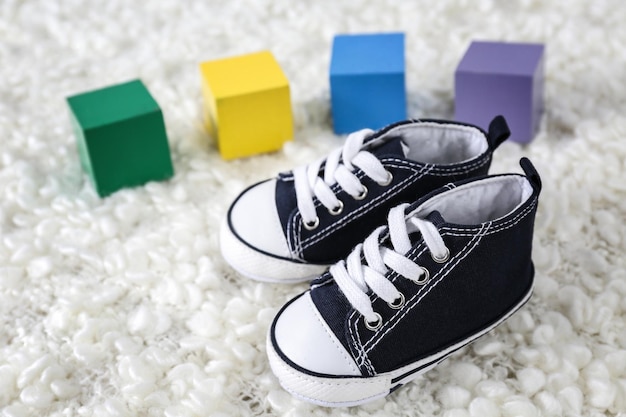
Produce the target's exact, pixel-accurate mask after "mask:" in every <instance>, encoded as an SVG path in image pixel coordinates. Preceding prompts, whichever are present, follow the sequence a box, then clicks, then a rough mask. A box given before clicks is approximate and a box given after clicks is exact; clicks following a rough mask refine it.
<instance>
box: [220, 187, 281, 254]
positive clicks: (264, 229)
mask: <svg viewBox="0 0 626 417" xmlns="http://www.w3.org/2000/svg"><path fill="white" fill-rule="evenodd" d="M275 195H276V180H269V181H265V182H262V183H259V184H257V185H254V186H252V187H251V188H249V189H248V190H246V191H244V192H243V194H242V195H241V196H240V197H239V198H238V199H237V201H236V202H235V203H234V205H233V206H232V208H231V211H230V227H231V228H232V231H233V232H234V233H235V234H236V235H237V236H238V237H239V238H240V239H241V240H243V241H244V242H245V243H246V244H248V245H250V246H252V247H254V248H256V249H257V250H260V251H263V252H266V253H269V254H271V255H276V256H280V257H284V258H290V257H291V253H290V251H289V247H288V246H287V239H286V238H285V234H284V232H283V228H282V226H281V224H280V219H279V217H278V212H277V210H276V199H275Z"/></svg>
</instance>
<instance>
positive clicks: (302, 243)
mask: <svg viewBox="0 0 626 417" xmlns="http://www.w3.org/2000/svg"><path fill="white" fill-rule="evenodd" d="M383 161H384V162H386V161H387V160H386V159H385V160H383ZM398 161H400V162H405V161H402V160H398ZM385 167H394V168H399V169H408V170H412V171H414V174H412V175H410V176H409V177H407V178H405V179H404V180H402V181H401V182H399V183H398V184H396V185H395V186H394V187H391V188H389V189H387V191H385V192H384V193H383V194H381V195H379V196H378V197H376V198H375V199H374V200H372V201H370V202H368V203H367V204H365V205H363V206H361V207H359V208H358V209H356V210H354V211H353V212H351V213H350V214H348V215H347V216H345V217H343V218H341V219H340V220H339V221H337V222H335V223H332V224H331V225H329V226H327V227H326V228H324V229H322V230H320V231H319V232H317V233H315V234H313V235H312V236H309V237H308V238H306V239H304V240H301V239H300V236H301V234H300V233H298V231H299V230H300V229H301V226H300V225H301V222H302V217H301V216H300V213H299V212H296V213H295V214H294V215H293V216H292V218H291V222H290V224H289V225H288V226H287V227H288V229H287V230H288V232H290V234H291V236H293V240H294V242H293V246H294V247H293V249H292V251H293V252H295V253H296V254H297V256H299V257H302V252H303V251H304V249H306V248H308V247H310V246H311V245H314V244H315V243H317V242H319V241H320V240H322V239H324V238H325V237H326V236H328V235H329V234H331V233H333V232H334V231H335V230H337V229H338V228H340V227H342V226H343V225H344V224H345V223H348V222H350V221H352V220H353V219H355V218H358V217H360V216H362V215H364V214H365V213H367V212H368V211H370V210H371V209H374V208H376V207H377V204H375V203H379V202H380V201H381V200H383V201H384V200H385V199H386V197H387V196H389V195H393V194H396V193H398V192H400V191H402V190H404V189H405V188H407V187H408V186H409V185H410V183H411V182H413V181H417V180H418V179H420V178H421V177H423V176H424V175H426V174H427V173H428V171H429V165H424V166H423V167H421V168H420V170H419V171H415V169H414V167H412V166H398V165H390V164H387V165H385ZM320 205H321V204H320V203H318V202H316V209H317V208H318V207H319V206H320ZM296 225H297V227H295V226H296ZM290 226H291V227H290ZM322 233H323V234H322ZM320 234H322V235H321V236H320ZM312 239H313V240H312ZM311 240H312V241H311Z"/></svg>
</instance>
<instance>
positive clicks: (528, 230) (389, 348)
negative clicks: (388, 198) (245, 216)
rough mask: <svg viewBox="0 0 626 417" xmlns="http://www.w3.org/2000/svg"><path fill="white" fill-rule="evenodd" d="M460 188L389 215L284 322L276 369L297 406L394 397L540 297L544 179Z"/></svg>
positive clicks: (528, 169)
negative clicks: (536, 259)
mask: <svg viewBox="0 0 626 417" xmlns="http://www.w3.org/2000/svg"><path fill="white" fill-rule="evenodd" d="M520 164H521V166H522V169H523V170H524V172H525V175H518V174H507V175H496V176H487V177H483V178H480V179H474V180H466V181H463V182H460V183H457V184H456V185H452V184H450V185H448V186H446V187H443V188H441V189H439V190H436V191H434V192H432V193H431V194H429V195H427V196H425V197H423V198H422V199H420V200H418V201H417V202H415V203H414V204H412V205H410V206H409V205H408V204H402V205H399V206H397V207H395V208H393V209H392V210H390V212H389V216H388V220H387V222H388V225H387V226H380V227H378V228H376V229H375V230H374V231H373V232H372V234H370V235H369V236H368V237H367V238H366V239H365V241H364V242H363V243H362V244H359V245H357V246H356V247H355V248H354V250H353V251H352V252H351V253H350V255H349V256H348V257H347V258H346V259H345V260H342V261H339V262H338V263H336V264H334V265H333V266H331V267H330V269H329V270H328V271H327V272H326V273H324V274H323V275H322V276H320V277H319V278H318V279H316V280H315V281H313V282H312V283H311V288H310V289H309V290H308V291H307V292H305V293H303V294H301V295H300V296H298V297H296V298H294V299H293V300H291V301H290V302H288V303H287V304H286V305H285V306H284V307H283V308H282V309H281V311H280V312H279V313H278V315H277V316H276V318H275V319H274V322H273V324H272V326H271V328H270V331H269V336H268V340H267V351H268V356H269V362H270V365H271V368H272V370H273V372H274V374H275V375H276V376H277V377H278V380H279V381H280V383H281V385H282V386H283V387H284V388H285V389H286V390H287V391H289V392H291V393H292V394H293V395H295V396H296V397H298V398H300V399H303V400H305V401H309V402H312V403H315V404H319V405H324V406H351V405H357V404H361V403H365V402H368V401H372V400H374V399H376V398H380V397H383V396H385V395H387V394H389V393H391V392H393V391H394V390H395V389H397V388H399V387H400V386H402V385H403V384H406V383H407V382H409V381H410V380H412V379H414V378H415V377H416V376H418V375H419V374H421V373H423V372H425V371H427V370H429V369H430V368H432V367H434V366H435V365H436V364H438V363H439V362H441V361H442V360H444V359H445V358H446V357H448V356H449V355H450V354H452V353H453V352H454V351H456V350H458V349H460V348H462V347H463V346H465V345H467V344H468V343H470V342H472V341H473V340H474V339H476V338H478V337H480V336H481V335H483V334H485V333H487V332H488V331H490V330H491V329H493V328H494V327H496V326H498V325H499V324H500V323H502V322H503V321H504V320H506V319H507V318H508V317H510V316H511V315H512V314H513V313H514V312H515V311H516V310H518V309H519V308H520V307H522V305H524V303H525V302H526V301H528V299H529V298H530V296H531V293H532V288H533V276H534V268H533V263H532V261H531V246H532V239H533V227H534V219H535V213H536V210H537V202H538V197H539V192H540V190H541V181H540V178H539V175H538V174H537V172H536V171H535V169H534V167H533V166H532V164H531V163H530V161H529V160H528V159H522V160H521V161H520Z"/></svg>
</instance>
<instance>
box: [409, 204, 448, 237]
mask: <svg viewBox="0 0 626 417" xmlns="http://www.w3.org/2000/svg"><path fill="white" fill-rule="evenodd" d="M425 220H428V221H429V222H431V223H432V224H434V225H435V227H437V228H439V226H441V225H442V224H444V223H445V222H446V221H445V219H444V218H443V216H441V213H439V212H438V211H437V210H434V211H431V212H430V213H429V214H428V216H426V217H425ZM421 238H422V234H421V233H420V232H419V231H418V230H413V231H411V232H410V233H409V240H410V241H411V244H412V245H414V244H415V243H416V242H417V241H419V240H420V239H421Z"/></svg>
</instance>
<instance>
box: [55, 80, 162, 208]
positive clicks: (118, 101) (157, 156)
mask: <svg viewBox="0 0 626 417" xmlns="http://www.w3.org/2000/svg"><path fill="white" fill-rule="evenodd" d="M67 103H68V105H69V107H70V110H71V114H72V124H73V126H74V130H75V133H76V139H77V145H78V153H79V156H80V161H81V165H82V166H83V169H84V170H85V172H87V174H89V176H90V177H91V180H92V181H93V184H94V186H95V188H96V191H97V192H98V194H99V195H100V197H105V196H107V195H109V194H111V193H113V192H115V191H117V190H119V189H121V188H125V187H133V186H137V185H142V184H145V183H147V182H148V181H160V180H165V179H168V178H170V177H171V176H172V175H173V174H174V168H173V166H172V158H171V156H170V149H169V145H168V143H167V134H166V133H165V122H164V121H163V114H162V113H161V108H160V107H159V105H158V103H157V102H156V101H155V100H154V98H153V97H152V96H151V95H150V92H149V91H148V89H147V88H146V86H145V85H144V84H143V83H142V82H141V80H134V81H130V82H127V83H124V84H118V85H113V86H110V87H106V88H102V89H99V90H94V91H89V92H85V93H82V94H78V95H75V96H71V97H68V98H67Z"/></svg>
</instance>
